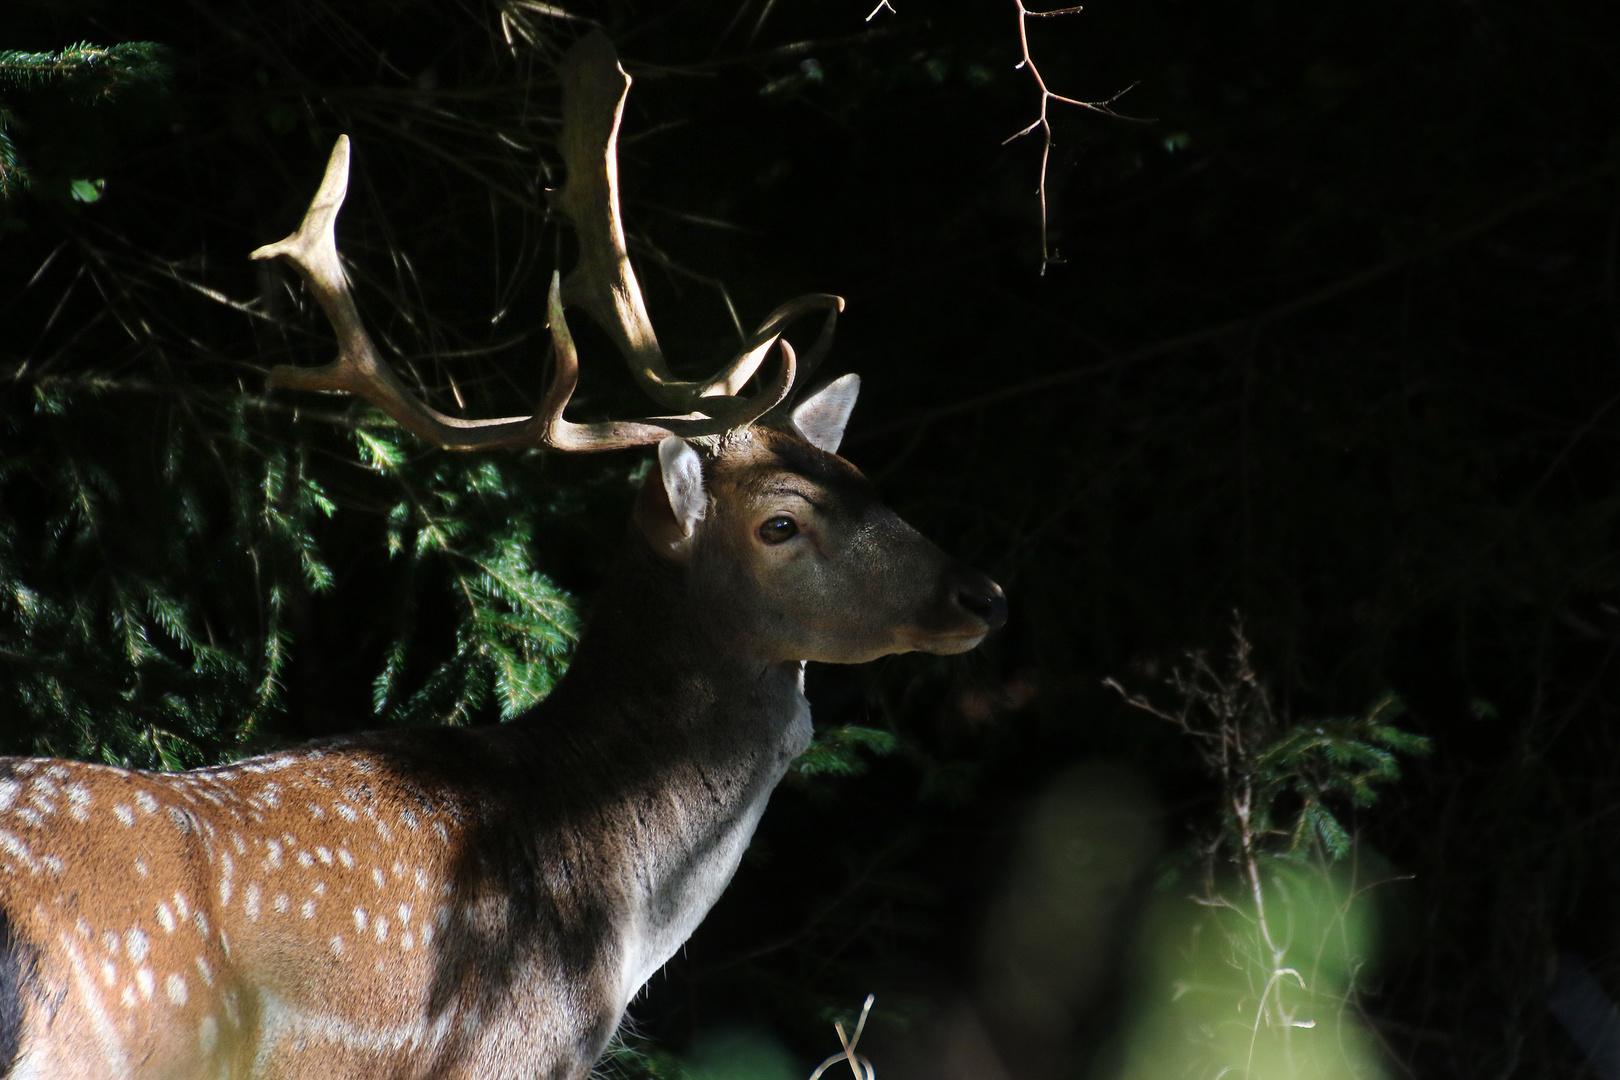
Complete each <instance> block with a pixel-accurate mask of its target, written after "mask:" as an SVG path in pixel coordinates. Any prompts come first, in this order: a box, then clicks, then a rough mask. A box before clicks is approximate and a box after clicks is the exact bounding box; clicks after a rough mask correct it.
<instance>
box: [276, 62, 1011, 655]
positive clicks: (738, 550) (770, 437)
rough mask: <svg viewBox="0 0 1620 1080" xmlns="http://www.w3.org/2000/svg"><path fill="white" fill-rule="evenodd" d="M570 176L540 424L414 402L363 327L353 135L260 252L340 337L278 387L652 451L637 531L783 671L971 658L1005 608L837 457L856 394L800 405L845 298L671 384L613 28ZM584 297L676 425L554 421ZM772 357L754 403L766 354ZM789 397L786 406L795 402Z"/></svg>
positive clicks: (457, 437)
mask: <svg viewBox="0 0 1620 1080" xmlns="http://www.w3.org/2000/svg"><path fill="white" fill-rule="evenodd" d="M562 86H563V113H564V117H565V124H564V128H563V135H562V148H563V155H564V161H565V163H566V165H567V173H568V176H567V182H566V184H565V185H564V187H563V188H562V190H561V191H560V192H559V193H558V194H557V195H556V198H555V200H554V201H555V205H556V206H557V208H558V209H560V210H561V211H562V212H563V213H564V214H565V215H566V216H567V217H568V219H569V220H570V221H571V222H572V224H573V226H574V230H575V233H576V235H577V237H578V240H579V263H578V265H577V266H576V267H575V269H574V270H573V271H572V272H571V273H570V274H569V275H568V277H567V279H566V280H565V279H563V278H562V277H561V276H560V275H553V277H552V283H551V289H550V294H549V297H548V308H549V315H550V328H551V337H552V343H553V347H554V351H555V356H556V366H555V373H554V375H553V378H552V381H551V385H550V386H549V387H548V388H547V390H546V391H545V393H544V394H543V395H542V397H541V402H540V406H539V408H538V409H537V410H536V411H535V413H534V414H533V415H531V416H527V417H508V418H503V419H494V420H465V419H461V418H458V417H453V416H448V415H446V414H444V413H441V412H439V411H438V410H436V409H433V408H432V407H430V406H429V405H427V404H426V403H424V402H423V401H421V400H420V399H419V398H417V397H415V396H414V395H413V394H411V393H410V391H409V390H408V389H407V388H406V387H405V386H404V385H403V383H401V382H400V380H399V378H398V377H397V376H396V375H395V374H394V373H393V371H392V370H391V369H390V368H389V367H388V365H387V364H385V363H384V362H383V361H382V359H381V358H380V356H379V354H378V352H377V349H376V347H375V346H374V345H373V344H372V342H371V339H370V337H369V335H368V334H367V333H366V330H365V327H364V324H363V323H362V321H361V319H360V314H359V311H358V309H357V308H356V306H355V303H354V298H353V295H352V294H351V292H350V291H349V285H348V279H347V277H346V276H345V274H344V273H343V267H342V264H341V262H340V260H339V258H338V254H337V246H336V241H335V237H334V226H335V224H336V220H337V214H338V210H339V209H340V208H341V206H342V204H343V197H344V193H345V192H346V190H347V186H348V172H349V141H348V137H347V136H342V137H340V138H339V139H338V142H337V145H336V146H335V147H334V149H333V151H332V156H331V159H330V161H329V162H328V164H327V169H326V176H325V178H324V180H323V181H322V183H321V186H320V190H319V191H318V192H317V194H316V196H315V198H314V200H313V201H312V202H311V204H310V208H309V211H308V213H307V214H306V215H305V217H304V221H303V224H302V225H301V226H300V227H299V229H298V231H297V232H295V233H293V235H291V236H289V237H288V238H287V239H285V240H282V241H281V242H279V243H276V244H269V245H266V246H265V247H261V248H259V249H258V250H256V251H255V252H253V257H254V258H256V259H266V258H272V257H276V256H280V257H282V258H285V259H286V260H287V261H288V262H290V263H291V264H292V265H293V266H294V267H296V268H297V270H298V271H299V272H300V274H302V276H303V277H304V279H305V281H306V282H308V284H309V287H310V289H311V291H312V292H313V294H314V295H315V297H316V299H317V300H318V301H319V303H320V305H321V307H322V309H323V310H324V311H325V312H326V314H327V316H328V318H329V319H330V321H331V323H332V326H333V329H334V330H335V331H336V334H337V338H338V350H339V351H338V358H337V360H335V361H333V362H332V363H330V364H327V365H326V366H324V367H321V368H317V369H302V368H296V367H287V366H281V367H277V368H275V369H274V370H272V371H271V373H270V377H269V385H270V386H272V387H286V388H292V389H304V390H326V391H337V392H345V393H351V394H355V395H358V396H360V397H362V398H364V399H365V400H367V401H369V402H371V403H372V404H373V405H375V406H377V407H378V408H379V409H381V410H382V411H383V412H385V413H386V414H387V415H389V416H390V417H392V418H393V419H394V420H396V421H397V422H398V423H399V424H400V425H401V426H403V427H405V428H406V429H407V430H409V431H411V432H413V433H414V434H416V435H418V436H419V437H421V438H423V439H425V440H427V441H429V442H431V443H433V444H435V445H438V446H441V447H444V448H445V449H450V450H473V449H484V448H492V447H505V446H547V447H551V448H554V449H558V450H574V451H599V450H610V449H617V448H622V447H634V446H645V445H650V444H654V443H656V444H658V461H659V466H660V468H659V470H658V472H657V473H656V474H654V477H653V478H651V479H650V480H649V490H648V493H644V495H643V497H642V499H641V500H640V502H639V504H638V511H637V515H636V522H637V524H638V525H639V527H640V528H641V530H642V532H643V534H644V535H645V537H646V539H647V541H648V542H649V543H650V544H651V545H652V547H653V548H654V550H655V551H657V552H658V553H659V554H660V555H661V556H662V557H664V558H665V559H668V560H670V561H672V562H675V563H679V564H682V565H687V566H689V567H690V576H691V580H692V583H693V589H694V590H695V591H697V592H699V593H702V594H703V595H705V596H708V597H711V598H712V600H713V604H712V610H714V611H715V612H719V613H723V614H721V615H720V618H721V620H722V621H724V622H726V623H728V624H730V625H732V626H733V631H732V638H733V640H735V641H736V642H737V643H738V644H739V645H742V644H743V643H745V642H746V643H748V647H750V648H756V649H758V650H760V655H761V656H762V657H764V658H769V659H772V660H778V661H788V660H818V661H829V662H834V663H858V662H860V661H864V660H870V659H874V658H876V657H878V656H882V655H885V654H887V653H895V652H906V651H911V650H922V651H926V652H936V653H950V652H960V651H964V650H966V649H971V648H972V647H973V646H975V645H977V644H978V643H979V641H980V640H982V639H983V637H984V635H985V633H987V632H988V630H989V629H990V628H991V627H993V626H999V625H1000V624H1001V623H1002V622H1003V621H1005V617H1006V603H1005V600H1004V599H1003V597H1002V594H1001V590H1000V589H999V588H998V587H997V586H996V585H995V583H994V582H991V581H990V580H989V579H988V578H985V577H984V576H983V575H982V574H979V573H977V572H976V571H973V570H971V569H969V568H968V567H966V566H964V565H962V564H960V563H955V562H953V561H951V560H948V559H947V558H946V557H945V556H944V555H943V553H941V552H940V551H939V550H938V548H936V547H935V546H934V545H933V544H932V543H930V542H929V541H927V540H925V539H924V538H923V537H922V536H921V535H920V534H918V533H917V532H916V531H915V530H914V529H912V528H911V527H910V526H908V525H906V524H905V523H904V522H903V521H901V520H900V518H899V517H898V516H896V515H895V514H894V513H893V512H892V511H889V510H888V509H887V508H885V507H883V506H882V504H881V503H879V502H878V501H877V499H876V497H875V495H874V493H873V492H872V490H871V487H870V485H869V484H868V483H867V482H866V480H865V478H864V477H862V475H861V473H860V472H859V470H857V469H856V468H855V467H854V466H853V465H851V464H849V463H848V462H847V461H845V460H844V459H843V458H840V457H838V456H837V453H836V451H837V449H838V445H839V442H840V441H841V440H842V438H843V431H844V426H845V424H846V423H847V421H848V419H849V415H850V412H851V410H852V409H853V408H854V405H855V398H856V395H857V393H858V391H859V388H860V380H859V378H858V377H857V376H854V375H846V376H844V377H842V378H840V379H836V380H834V381H833V382H831V383H829V384H828V385H827V386H825V387H823V388H822V389H821V390H819V391H818V392H816V393H815V394H813V395H811V396H809V397H808V398H806V400H804V401H803V402H802V403H800V404H798V405H797V406H791V401H792V397H793V392H794V388H795V385H796V384H797V383H801V382H802V381H803V380H805V379H806V378H807V377H808V376H809V375H810V374H811V373H812V372H813V371H814V370H815V368H816V366H817V365H818V364H819V363H820V361H821V359H822V358H823V357H824V356H825V355H826V353H827V351H828V349H829V348H830V346H831V344H832V338H833V331H834V329H835V327H836V323H837V316H838V313H839V312H840V311H841V310H843V306H844V301H843V299H842V298H840V297H837V296H830V295H827V294H823V293H815V294H810V295H806V296H801V297H798V298H797V299H795V300H791V301H789V302H788V303H786V304H783V305H782V306H781V307H779V308H777V309H776V311H774V312H772V313H771V315H770V316H769V317H768V318H766V319H765V321H764V322H763V323H761V324H760V326H759V328H758V329H757V330H755V331H754V333H753V334H752V335H750V336H749V338H748V339H747V340H746V341H744V342H743V344H742V345H741V347H740V348H738V350H737V351H736V353H735V354H734V355H733V356H732V357H731V359H730V360H729V361H728V362H727V363H725V364H724V365H723V366H722V367H721V369H720V371H719V372H718V373H717V374H716V375H714V376H712V377H710V378H708V379H705V380H698V381H683V380H680V379H677V378H676V377H675V376H673V375H672V374H671V373H670V370H669V367H668V365H667V363H666V361H665V359H664V356H663V352H662V350H661V349H660V348H659V345H658V337H657V335H656V333H655V332H654V331H653V327H652V322H651V320H650V319H649V318H648V316H647V310H646V304H645V302H644V301H643V299H642V295H641V289H640V286H639V285H638V284H637V281H636V276H635V272H634V270H633V269H632V267H631V264H630V258H629V254H628V252H627V251H626V249H625V241H624V228H623V225H622V222H621V219H620V215H619V199H618V169H617V154H616V150H615V146H616V143H617V139H618V131H619V122H620V119H621V117H622V115H623V110H624V99H625V95H626V93H627V91H628V90H629V86H630V78H629V76H628V75H626V74H625V73H624V70H623V68H621V67H620V66H619V63H618V58H617V56H616V55H615V54H614V51H613V46H612V44H611V42H609V40H608V39H607V37H606V35H604V34H601V33H600V32H594V33H591V34H588V35H586V36H585V37H584V38H582V39H581V40H580V41H579V42H578V43H576V45H575V46H574V47H573V48H572V49H571V50H570V51H569V53H568V55H567V56H566V57H565V59H564V61H563V64H562ZM570 304H577V305H578V306H580V307H583V308H584V309H585V310H586V311H587V312H589V313H590V314H591V316H592V317H593V319H595V321H596V322H598V323H599V324H600V325H601V326H602V327H603V328H604V329H605V330H606V331H607V333H608V335H609V337H610V338H612V339H613V341H614V342H615V343H616V344H617V346H618V348H619V351H620V352H621V353H622V354H623V355H624V357H625V359H626V361H627V362H628V363H629V365H630V370H631V373H632V374H633V375H634V376H635V378H636V380H637V382H638V383H639V384H640V385H641V386H642V387H643V388H644V389H645V390H646V391H647V392H648V394H649V395H650V396H652V397H653V398H654V400H655V401H657V402H658V403H659V404H660V405H661V406H663V407H664V408H666V409H668V410H669V411H670V413H671V415H668V416H661V417H648V418H643V419H639V420H613V421H604V422H599V423H593V424H577V423H573V422H571V421H568V420H566V419H565V418H564V416H563V410H564V409H565V408H566V406H567V404H568V401H569V398H570V397H571V396H572V394H573V390H574V387H575V385H576V384H577V382H578V377H579V358H578V353H577V350H576V348H575V345H574V340H573V336H572V335H571V334H570V332H569V329H568V323H567V319H566V315H565V308H566V307H567V306H569V305H570ZM817 311H819V312H823V313H824V316H825V317H824V321H823V323H822V327H821V331H820V334H819V335H818V337H817V339H816V342H815V344H814V345H813V346H812V348H811V349H810V351H809V352H808V353H807V354H806V355H805V357H804V359H803V360H802V361H801V360H799V359H798V357H797V355H796V354H795V352H794V349H793V347H792V346H791V345H790V344H789V343H788V341H787V340H786V339H785V338H783V337H782V333H783V331H784V329H785V328H786V327H787V326H788V325H789V324H790V323H791V322H793V321H794V320H795V319H797V318H798V317H799V316H801V315H805V314H809V313H812V312H817ZM773 346H774V347H776V349H777V350H778V352H779V354H780V362H779V364H778V365H777V367H776V370H775V373H774V375H773V376H771V377H770V378H769V379H762V380H761V382H762V383H764V385H763V386H762V387H761V388H760V389H758V390H757V391H756V392H755V393H754V394H753V395H752V396H748V395H745V394H744V393H743V391H744V389H745V387H746V385H747V384H748V382H749V381H750V379H752V378H754V376H755V375H756V373H757V372H759V370H760V367H761V364H762V362H763V361H764V359H765V357H766V355H767V354H768V353H769V352H770V351H771V349H772V347H773ZM790 406H791V407H790Z"/></svg>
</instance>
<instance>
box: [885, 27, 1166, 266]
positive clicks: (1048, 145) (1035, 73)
mask: <svg viewBox="0 0 1620 1080" xmlns="http://www.w3.org/2000/svg"><path fill="white" fill-rule="evenodd" d="M1013 6H1014V7H1016V8H1017V9H1018V46H1019V48H1020V49H1021V50H1022V53H1023V58H1022V59H1020V60H1019V61H1018V63H1017V64H1015V65H1013V70H1014V71H1018V70H1020V69H1024V70H1028V72H1029V74H1030V77H1031V78H1033V79H1034V80H1035V85H1036V86H1037V87H1038V88H1039V89H1040V91H1041V111H1040V115H1039V116H1037V117H1036V118H1035V120H1034V122H1033V123H1031V124H1030V125H1029V126H1028V127H1027V128H1025V129H1024V130H1022V131H1020V132H1017V133H1015V134H1013V135H1009V136H1007V138H1005V139H1003V140H1002V142H1001V145H1002V146H1006V145H1007V144H1008V143H1010V142H1012V141H1013V140H1014V139H1021V138H1023V137H1024V136H1025V135H1028V134H1030V133H1031V132H1033V131H1035V130H1036V129H1039V130H1040V132H1041V135H1042V142H1041V181H1040V183H1039V184H1038V185H1037V186H1036V188H1035V192H1036V194H1037V195H1038V196H1039V197H1040V201H1041V274H1042V276H1043V277H1044V276H1045V274H1046V268H1047V267H1048V266H1054V265H1057V264H1059V263H1061V262H1063V258H1062V256H1060V255H1059V254H1058V253H1057V252H1056V251H1055V250H1053V248H1052V246H1051V245H1050V244H1049V243H1047V236H1046V166H1047V163H1048V162H1049V161H1050V160H1051V157H1052V123H1051V121H1050V120H1049V119H1048V117H1047V110H1048V109H1049V108H1050V106H1051V104H1052V102H1054V101H1060V102H1062V103H1063V104H1065V105H1074V106H1077V107H1079V108H1082V109H1089V110H1090V111H1092V112H1095V113H1102V114H1103V115H1104V116H1113V117H1118V118H1119V119H1121V120H1134V119H1136V117H1130V116H1120V114H1119V113H1117V112H1115V111H1114V110H1113V109H1111V108H1109V106H1111V105H1113V103H1114V102H1116V101H1118V100H1119V99H1120V98H1121V97H1123V96H1124V95H1125V94H1127V93H1129V92H1130V91H1131V89H1132V87H1134V86H1135V85H1136V84H1135V83H1132V84H1131V86H1127V87H1126V88H1125V89H1124V90H1121V91H1120V92H1119V93H1117V94H1115V95H1114V96H1113V97H1111V98H1109V99H1108V100H1107V101H1081V100H1079V99H1078V98H1072V97H1065V96H1063V95H1062V94H1054V93H1053V92H1052V90H1051V89H1050V88H1049V87H1048V86H1047V85H1046V80H1045V79H1044V78H1043V77H1042V76H1041V69H1040V68H1038V67H1036V66H1035V60H1034V58H1033V57H1032V56H1030V54H1029V20H1031V19H1046V18H1051V17H1052V16H1054V15H1074V14H1078V13H1079V12H1080V11H1083V10H1084V9H1083V8H1082V7H1080V6H1079V5H1075V6H1074V7H1066V8H1058V9H1057V10H1055V11H1031V10H1029V9H1028V8H1027V7H1025V6H1024V0H1013ZM872 14H873V15H875V14H877V12H876V11H873V13H872ZM871 17H872V16H871V15H868V16H867V18H868V19H870V18H871Z"/></svg>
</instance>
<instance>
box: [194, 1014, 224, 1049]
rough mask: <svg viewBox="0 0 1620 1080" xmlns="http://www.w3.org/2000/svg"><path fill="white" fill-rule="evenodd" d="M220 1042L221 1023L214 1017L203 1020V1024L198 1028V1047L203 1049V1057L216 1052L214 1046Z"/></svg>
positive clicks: (206, 1017)
mask: <svg viewBox="0 0 1620 1080" xmlns="http://www.w3.org/2000/svg"><path fill="white" fill-rule="evenodd" d="M217 1042H219V1021H218V1020H215V1019H214V1018H213V1017H212V1016H205V1017H203V1018H202V1024H201V1026H199V1027H198V1028H197V1045H198V1047H200V1048H201V1049H202V1052H203V1057H208V1056H209V1055H210V1054H212V1053H213V1052H214V1045H215V1044H216V1043H217Z"/></svg>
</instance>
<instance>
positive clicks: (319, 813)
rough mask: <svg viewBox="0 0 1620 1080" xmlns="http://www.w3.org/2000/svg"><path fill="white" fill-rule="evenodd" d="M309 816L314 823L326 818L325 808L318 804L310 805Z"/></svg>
mask: <svg viewBox="0 0 1620 1080" xmlns="http://www.w3.org/2000/svg"><path fill="white" fill-rule="evenodd" d="M309 816H310V817H312V818H314V819H315V820H316V821H319V820H321V819H322V818H323V817H325V816H326V807H324V806H321V805H320V804H319V803H310V804H309Z"/></svg>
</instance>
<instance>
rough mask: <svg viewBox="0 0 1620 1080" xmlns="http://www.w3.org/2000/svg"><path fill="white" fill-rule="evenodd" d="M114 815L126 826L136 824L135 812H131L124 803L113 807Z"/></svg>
mask: <svg viewBox="0 0 1620 1080" xmlns="http://www.w3.org/2000/svg"><path fill="white" fill-rule="evenodd" d="M113 815H114V816H115V817H117V818H118V820H119V821H121V822H123V823H124V825H126V826H129V825H133V824H135V811H133V810H131V809H130V808H129V807H128V806H126V805H125V804H124V803H119V804H118V805H116V806H114V807H113Z"/></svg>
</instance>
